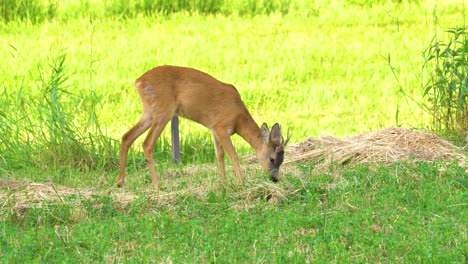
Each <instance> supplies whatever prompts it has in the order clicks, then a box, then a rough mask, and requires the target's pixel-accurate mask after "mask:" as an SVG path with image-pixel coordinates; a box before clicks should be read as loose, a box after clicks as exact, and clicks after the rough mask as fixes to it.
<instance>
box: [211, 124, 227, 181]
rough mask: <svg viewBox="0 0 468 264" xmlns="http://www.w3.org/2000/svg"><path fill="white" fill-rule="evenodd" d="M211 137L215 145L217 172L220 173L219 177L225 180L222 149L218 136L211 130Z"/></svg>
mask: <svg viewBox="0 0 468 264" xmlns="http://www.w3.org/2000/svg"><path fill="white" fill-rule="evenodd" d="M213 139H214V145H215V153H216V158H217V159H218V170H219V174H221V178H222V179H223V180H225V179H226V174H225V168H224V149H223V147H222V146H221V144H220V143H219V140H218V137H217V136H216V134H215V133H214V132H213Z"/></svg>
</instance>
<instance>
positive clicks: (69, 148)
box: [0, 51, 116, 171]
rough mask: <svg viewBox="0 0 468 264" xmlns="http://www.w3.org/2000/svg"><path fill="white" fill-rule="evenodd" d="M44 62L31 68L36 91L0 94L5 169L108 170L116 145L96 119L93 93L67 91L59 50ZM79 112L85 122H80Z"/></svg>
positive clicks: (0, 144) (96, 102) (66, 72)
mask: <svg viewBox="0 0 468 264" xmlns="http://www.w3.org/2000/svg"><path fill="white" fill-rule="evenodd" d="M47 63H48V65H37V73H34V75H35V78H36V79H35V80H36V81H35V85H36V86H37V87H36V88H37V89H32V90H30V89H25V88H24V87H19V89H17V90H7V89H4V90H3V96H2V99H1V103H2V105H3V107H2V109H1V112H0V113H1V114H0V120H1V122H0V123H1V125H0V130H1V131H2V138H1V140H0V149H1V150H2V157H3V159H4V161H7V162H6V165H7V166H8V165H9V166H12V167H29V166H33V167H34V166H38V167H48V166H56V167H59V168H60V167H73V168H76V169H78V170H80V171H89V170H93V169H96V168H107V169H111V168H114V167H115V163H116V159H115V154H114V152H115V149H116V146H115V145H116V144H115V140H113V139H111V138H109V137H108V136H106V135H105V134H104V133H103V131H102V130H101V127H100V125H99V122H98V120H97V118H96V108H97V107H98V105H99V99H98V98H97V96H96V94H95V93H94V92H92V91H91V94H84V93H82V94H77V93H74V92H73V91H72V86H71V85H70V84H69V70H68V69H67V65H66V53H65V52H64V51H62V52H60V53H59V54H58V55H57V56H56V57H52V58H50V61H49V62H47ZM36 74H37V75H36ZM83 113H85V117H86V118H87V120H80V115H81V117H83ZM78 123H80V124H79V125H78Z"/></svg>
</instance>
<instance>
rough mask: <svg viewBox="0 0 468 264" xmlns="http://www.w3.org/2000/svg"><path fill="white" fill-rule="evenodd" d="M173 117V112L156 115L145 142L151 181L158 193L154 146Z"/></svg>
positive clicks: (144, 147)
mask: <svg viewBox="0 0 468 264" xmlns="http://www.w3.org/2000/svg"><path fill="white" fill-rule="evenodd" d="M173 115H174V112H173V111H172V112H166V113H163V114H155V116H154V118H153V123H152V125H151V128H150V130H149V132H148V135H147V136H146V139H145V141H144V142H143V151H144V153H145V158H146V161H147V163H148V169H149V172H150V175H151V181H152V183H153V186H154V189H155V190H156V191H157V190H159V186H158V176H157V174H156V169H155V167H154V160H153V151H154V145H155V144H156V141H157V140H158V138H159V136H161V133H162V131H163V130H164V127H166V125H167V123H168V122H169V121H170V120H171V119H172V117H173Z"/></svg>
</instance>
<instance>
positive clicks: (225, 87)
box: [117, 66, 290, 190]
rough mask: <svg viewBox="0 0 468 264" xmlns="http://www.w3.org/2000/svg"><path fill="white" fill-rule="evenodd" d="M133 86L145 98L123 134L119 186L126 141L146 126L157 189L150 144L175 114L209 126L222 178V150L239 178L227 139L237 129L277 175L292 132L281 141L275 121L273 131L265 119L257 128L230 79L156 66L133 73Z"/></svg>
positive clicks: (275, 176) (146, 146)
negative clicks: (137, 75) (137, 116)
mask: <svg viewBox="0 0 468 264" xmlns="http://www.w3.org/2000/svg"><path fill="white" fill-rule="evenodd" d="M135 89H136V90H137V92H138V94H139V95H140V98H141V102H142V104H143V114H142V116H141V118H140V120H139V121H138V123H136V125H134V126H133V127H132V128H131V129H130V130H129V131H128V132H127V133H125V134H124V135H123V136H122V148H121V150H120V172H119V176H118V181H117V184H118V186H119V187H122V186H123V184H124V181H125V166H126V162H127V155H128V150H129V148H130V146H131V145H132V144H133V142H134V141H135V140H136V139H137V138H138V137H139V136H140V135H141V134H143V132H145V131H146V130H147V129H148V128H149V129H150V130H149V132H148V135H147V137H146V139H145V141H144V143H143V151H144V154H145V158H146V161H147V162H148V168H149V172H150V174H151V180H152V183H153V186H154V188H155V189H156V190H158V177H157V175H156V170H155V167H154V161H153V150H154V145H155V143H156V141H157V140H158V138H159V136H160V135H161V132H162V131H163V129H164V127H165V126H166V124H167V123H168V122H169V121H170V120H171V119H172V117H173V116H174V115H177V116H181V117H185V118H188V119H191V120H193V121H195V122H198V123H200V124H202V125H204V126H205V127H207V128H209V129H210V130H211V131H212V134H213V138H214V144H215V150H216V157H217V159H218V163H219V173H220V174H221V176H222V178H223V179H224V178H225V172H224V151H226V152H227V154H228V156H229V158H230V159H231V162H232V164H233V166H234V170H235V173H236V175H237V176H238V177H239V179H240V181H241V182H242V172H241V168H240V165H239V158H238V157H237V154H236V152H235V150H234V146H233V144H232V141H231V135H233V134H234V133H237V134H239V135H240V136H241V137H242V138H243V139H244V140H245V141H247V142H248V143H249V144H250V145H251V146H252V148H253V149H254V150H255V152H256V153H257V158H258V161H259V163H260V165H261V166H262V168H263V170H264V171H265V173H268V174H270V176H271V179H272V180H273V181H275V182H276V181H278V170H279V167H280V165H281V163H283V155H284V147H285V145H286V144H287V141H288V140H289V138H290V136H289V135H288V137H287V139H286V141H285V140H284V138H283V136H282V135H281V130H280V126H279V125H278V124H274V125H273V127H272V128H271V131H270V130H268V127H267V125H266V124H263V125H262V127H261V128H260V127H259V126H258V125H257V124H256V123H255V121H254V120H253V118H252V116H251V115H250V113H249V111H248V110H247V108H246V107H245V105H244V103H243V102H242V100H241V98H240V95H239V93H238V92H237V90H236V88H235V87H234V86H233V85H230V84H226V83H223V82H220V81H218V80H216V79H215V78H213V77H212V76H210V75H208V74H206V73H204V72H201V71H198V70H195V69H191V68H185V67H177V66H159V67H156V68H153V69H151V70H149V71H147V72H146V73H144V74H143V75H142V76H141V77H140V78H138V79H136V81H135Z"/></svg>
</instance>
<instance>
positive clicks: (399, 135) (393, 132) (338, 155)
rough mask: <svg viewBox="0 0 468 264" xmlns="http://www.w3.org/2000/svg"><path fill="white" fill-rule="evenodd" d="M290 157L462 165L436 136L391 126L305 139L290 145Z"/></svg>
mask: <svg viewBox="0 0 468 264" xmlns="http://www.w3.org/2000/svg"><path fill="white" fill-rule="evenodd" d="M290 156H291V157H292V158H290V160H289V161H288V162H292V161H315V162H316V163H317V164H322V165H328V164H332V163H333V164H347V163H355V164H362V163H370V162H383V163H391V162H395V161H405V160H408V159H416V160H421V161H434V160H458V161H459V162H460V163H463V164H466V156H465V155H463V154H462V152H461V149H460V148H458V147H456V146H454V145H453V144H451V143H450V142H448V141H446V140H444V139H442V138H440V137H439V136H437V135H435V134H432V133H428V132H423V131H414V130H410V129H406V128H398V127H391V128H385V129H382V130H378V131H371V132H368V133H364V134H360V135H356V136H351V137H347V138H336V137H332V136H323V137H320V138H309V139H307V140H305V141H304V142H302V143H300V144H298V145H296V146H292V147H291V152H290Z"/></svg>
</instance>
